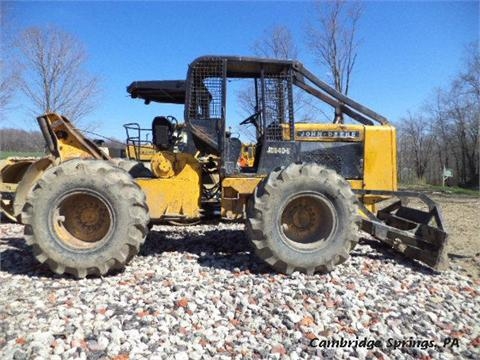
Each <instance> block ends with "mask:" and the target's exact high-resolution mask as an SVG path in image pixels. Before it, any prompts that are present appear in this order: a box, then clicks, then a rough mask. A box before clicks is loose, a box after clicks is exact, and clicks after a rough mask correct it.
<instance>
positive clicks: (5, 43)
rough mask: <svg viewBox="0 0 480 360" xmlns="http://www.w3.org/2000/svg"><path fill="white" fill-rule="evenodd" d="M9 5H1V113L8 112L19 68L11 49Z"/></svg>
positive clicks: (3, 3) (2, 3)
mask: <svg viewBox="0 0 480 360" xmlns="http://www.w3.org/2000/svg"><path fill="white" fill-rule="evenodd" d="M9 5H10V4H8V3H5V2H1V3H0V28H1V31H0V113H3V111H5V110H6V108H7V106H8V105H9V104H10V102H11V101H12V99H13V96H14V94H15V81H16V79H17V77H18V66H16V62H15V61H13V60H12V56H11V55H12V54H11V51H10V48H11V33H12V31H11V27H12V26H11V19H12V15H11V11H10V8H9Z"/></svg>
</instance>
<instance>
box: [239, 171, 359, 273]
mask: <svg viewBox="0 0 480 360" xmlns="http://www.w3.org/2000/svg"><path fill="white" fill-rule="evenodd" d="M357 219H358V218H357V206H356V198H355V195H354V194H353V192H352V190H351V188H350V185H349V184H348V182H347V181H346V180H345V179H344V178H343V177H341V176H340V175H338V174H337V173H336V172H335V171H333V170H331V169H328V168H326V167H323V166H320V165H316V164H291V165H289V166H287V167H286V168H284V169H280V170H278V171H273V172H272V173H270V175H269V176H268V178H267V179H266V180H265V181H263V182H262V183H261V184H260V185H259V186H258V188H257V190H256V191H255V195H254V196H253V197H252V198H251V199H250V203H249V206H248V208H247V221H246V230H247V235H248V237H249V239H250V241H251V244H252V245H253V248H254V249H255V252H256V254H257V256H259V257H260V258H261V259H262V260H264V261H265V262H267V263H268V264H269V265H271V266H272V267H273V268H274V269H275V270H277V271H279V272H283V273H287V274H291V273H293V272H294V271H300V272H303V273H307V274H313V273H315V272H328V271H331V270H332V269H333V267H334V266H335V265H337V264H340V263H342V262H344V261H346V260H347V259H348V256H349V252H350V250H351V249H353V247H354V246H355V244H356V243H357V241H358V234H357V232H358V225H357Z"/></svg>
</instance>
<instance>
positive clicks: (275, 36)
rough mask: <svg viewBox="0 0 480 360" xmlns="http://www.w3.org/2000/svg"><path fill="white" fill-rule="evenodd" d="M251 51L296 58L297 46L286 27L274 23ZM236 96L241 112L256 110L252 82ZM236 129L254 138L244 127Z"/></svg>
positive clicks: (278, 56) (296, 98) (271, 55)
mask: <svg viewBox="0 0 480 360" xmlns="http://www.w3.org/2000/svg"><path fill="white" fill-rule="evenodd" d="M252 51H253V53H254V54H255V55H256V56H259V57H265V58H274V59H296V58H297V56H298V48H297V46H296V45H295V41H294V39H293V36H292V33H291V31H290V29H288V27H286V26H283V25H275V26H272V27H270V28H268V29H266V30H265V31H264V32H263V36H262V37H261V38H260V39H258V40H257V41H255V43H254V44H253V46H252ZM237 98H238V102H239V105H240V108H241V110H242V113H244V114H247V115H251V114H252V113H254V112H255V111H257V109H256V101H255V88H254V86H253V84H249V86H246V87H244V88H242V89H241V90H239V91H238V94H237ZM294 99H295V100H298V99H299V95H298V94H297V93H294ZM297 102H298V101H297ZM238 131H239V132H240V133H242V134H244V135H246V137H247V138H249V139H250V140H253V139H255V135H254V134H253V133H252V132H251V131H249V129H247V128H245V127H241V128H240V127H239V128H238Z"/></svg>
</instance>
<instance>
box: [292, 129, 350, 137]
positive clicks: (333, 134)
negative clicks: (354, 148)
mask: <svg viewBox="0 0 480 360" xmlns="http://www.w3.org/2000/svg"><path fill="white" fill-rule="evenodd" d="M297 137H309V138H312V137H321V138H343V139H354V138H358V137H360V131H320V130H312V131H306V130H305V131H297Z"/></svg>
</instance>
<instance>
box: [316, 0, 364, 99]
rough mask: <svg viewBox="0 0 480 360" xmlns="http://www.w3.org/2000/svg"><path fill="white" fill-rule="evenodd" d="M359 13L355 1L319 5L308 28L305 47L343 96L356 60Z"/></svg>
mask: <svg viewBox="0 0 480 360" xmlns="http://www.w3.org/2000/svg"><path fill="white" fill-rule="evenodd" d="M362 12H363V7H362V4H361V3H360V2H358V1H352V2H350V1H349V2H347V1H346V0H334V1H320V2H318V3H317V19H316V21H315V23H314V24H309V25H308V27H307V44H308V46H309V47H310V49H311V50H312V52H313V54H314V55H315V57H316V60H317V61H318V62H319V63H320V64H321V65H322V66H325V67H327V69H328V70H329V73H330V76H331V83H332V85H333V86H334V87H335V89H336V90H337V91H339V92H341V93H343V94H345V95H348V90H349V87H350V80H351V75H352V71H353V68H354V66H355V61H356V59H357V51H358V45H359V42H358V40H357V26H358V22H359V20H360V18H361V16H362Z"/></svg>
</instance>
